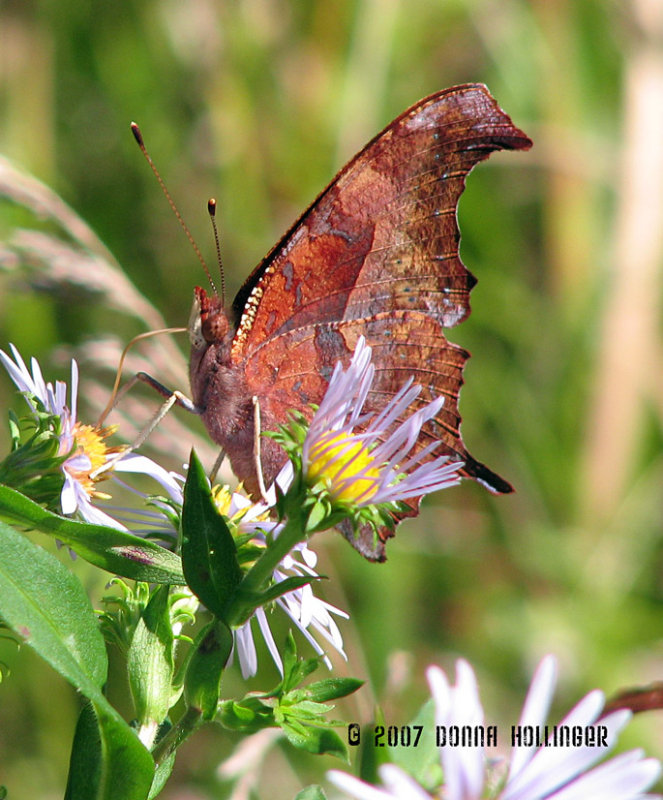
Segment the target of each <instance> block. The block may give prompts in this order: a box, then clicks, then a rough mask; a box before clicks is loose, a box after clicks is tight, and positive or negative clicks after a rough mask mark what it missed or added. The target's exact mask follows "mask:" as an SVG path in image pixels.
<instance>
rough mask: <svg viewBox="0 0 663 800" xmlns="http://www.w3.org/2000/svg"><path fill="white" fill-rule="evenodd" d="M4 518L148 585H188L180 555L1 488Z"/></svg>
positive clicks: (82, 556)
mask: <svg viewBox="0 0 663 800" xmlns="http://www.w3.org/2000/svg"><path fill="white" fill-rule="evenodd" d="M0 517H2V518H4V519H6V520H9V521H11V522H17V523H19V524H20V525H24V526H26V527H28V528H32V529H34V530H37V531H40V532H41V533H47V534H49V535H50V536H53V537H55V538H57V539H59V540H60V541H61V542H63V543H64V544H66V545H67V546H68V547H71V549H72V550H74V551H75V552H76V553H77V554H78V555H79V556H80V557H81V558H84V559H85V560H86V561H89V562H90V564H94V565H95V566H96V567H101V569H105V570H107V571H108V572H112V573H114V574H115V575H121V576H122V577H124V578H132V579H133V580H136V581H146V582H147V583H174V584H179V585H183V584H185V583H186V581H185V580H184V575H183V574H182V565H181V562H180V559H179V556H177V555H175V553H171V552H170V550H166V549H165V548H163V547H160V546H159V545H158V544H154V543H153V542H150V541H147V540H146V539H141V537H140V536H134V535H133V534H131V533H127V532H126V531H120V530H116V529H115V528H109V527H107V526H105V525H92V524H90V523H88V522H78V521H77V520H73V519H67V518H66V517H61V516H59V515H58V514H53V513H52V512H50V511H47V510H46V509H44V508H42V507H41V506H40V505H37V503H34V502H33V501H32V500H30V499H29V498H27V497H25V495H23V494H21V493H20V492H17V491H16V490H15V489H10V488H9V487H8V486H1V485H0Z"/></svg>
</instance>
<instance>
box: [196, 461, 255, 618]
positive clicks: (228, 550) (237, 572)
mask: <svg viewBox="0 0 663 800" xmlns="http://www.w3.org/2000/svg"><path fill="white" fill-rule="evenodd" d="M182 567H183V570H184V575H185V577H186V579H187V583H188V584H189V586H190V588H191V591H192V592H193V593H194V594H195V595H196V597H198V598H199V599H200V601H201V602H202V603H203V604H204V605H206V606H207V608H208V609H209V610H210V611H211V612H212V613H214V614H216V616H217V617H220V618H223V617H224V613H225V610H226V606H227V603H228V600H229V599H230V598H231V597H232V595H233V594H234V592H235V589H236V588H237V586H238V585H239V583H240V581H241V580H242V569H241V567H240V565H239V562H238V561H237V548H236V546H235V540H234V539H233V537H232V534H231V533H230V531H229V530H228V526H227V525H226V523H225V522H224V520H223V518H222V517H221V515H220V514H219V512H218V511H217V510H216V506H215V505H214V501H213V500H212V493H211V491H210V486H209V481H208V480H207V476H206V475H205V471H204V470H203V467H202V464H201V463H200V461H199V460H198V457H197V456H196V454H195V453H194V452H193V451H192V452H191V459H190V462H189V474H188V475H187V480H186V485H185V487H184V505H183V507H182Z"/></svg>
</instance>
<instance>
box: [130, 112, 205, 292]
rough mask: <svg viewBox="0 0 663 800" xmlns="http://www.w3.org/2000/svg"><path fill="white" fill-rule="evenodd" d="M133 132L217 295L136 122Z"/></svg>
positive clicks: (132, 126) (201, 256)
mask: <svg viewBox="0 0 663 800" xmlns="http://www.w3.org/2000/svg"><path fill="white" fill-rule="evenodd" d="M131 132H132V133H133V135H134V139H135V140H136V141H137V142H138V147H140V151H141V153H142V154H143V155H144V156H145V160H146V161H147V163H148V164H149V165H150V168H151V170H152V172H153V173H154V177H155V178H156V179H157V181H159V186H161V191H162V192H163V193H164V195H165V197H166V200H168V205H169V206H170V207H171V208H172V210H173V213H174V214H175V216H176V217H177V221H178V222H179V223H180V225H181V226H182V230H183V231H184V233H186V237H187V239H188V240H189V242H190V243H191V247H193V250H194V252H195V254H196V255H197V256H198V261H200V263H201V264H202V265H203V269H204V270H205V274H206V275H207V279H208V280H209V282H210V286H211V287H212V289H213V290H214V293H215V294H216V287H215V286H214V281H213V280H212V276H211V275H210V271H209V269H208V268H207V264H206V263H205V259H204V258H203V254H202V253H201V252H200V248H199V247H198V245H197V244H196V242H195V239H194V238H193V236H192V235H191V231H190V230H189V228H188V227H187V224H186V222H185V221H184V219H183V218H182V215H181V214H180V212H179V210H178V208H177V206H176V205H175V202H174V200H173V198H172V197H171V196H170V192H169V191H168V189H167V188H166V184H165V183H164V180H163V178H162V177H161V175H160V174H159V170H158V169H157V168H156V166H155V165H154V162H153V161H152V157H151V156H150V154H149V153H148V152H147V148H146V147H145V142H144V141H143V134H142V133H141V132H140V128H139V127H138V125H136V123H135V122H132V123H131Z"/></svg>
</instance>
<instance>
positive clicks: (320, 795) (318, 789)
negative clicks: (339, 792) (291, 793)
mask: <svg viewBox="0 0 663 800" xmlns="http://www.w3.org/2000/svg"><path fill="white" fill-rule="evenodd" d="M295 800H327V795H326V794H325V793H324V791H323V789H322V786H318V784H311V786H307V787H306V788H305V789H302V790H301V792H297V795H296V796H295Z"/></svg>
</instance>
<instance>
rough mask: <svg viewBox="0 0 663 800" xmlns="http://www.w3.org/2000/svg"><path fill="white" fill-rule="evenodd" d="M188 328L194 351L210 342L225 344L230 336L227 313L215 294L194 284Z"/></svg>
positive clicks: (204, 348) (199, 349)
mask: <svg viewBox="0 0 663 800" xmlns="http://www.w3.org/2000/svg"><path fill="white" fill-rule="evenodd" d="M188 329H189V341H190V342H191V347H192V349H193V350H194V351H195V352H199V351H204V350H206V349H207V348H208V347H209V346H210V345H211V344H216V345H220V344H225V343H227V341H228V339H229V338H232V330H231V326H230V322H229V320H228V315H227V314H226V311H225V309H224V308H223V301H222V300H221V298H220V297H219V296H218V295H217V294H212V295H209V294H207V292H206V291H205V290H204V289H201V288H200V286H196V288H195V290H194V295H193V307H192V309H191V315H190V317H189V325H188Z"/></svg>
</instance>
